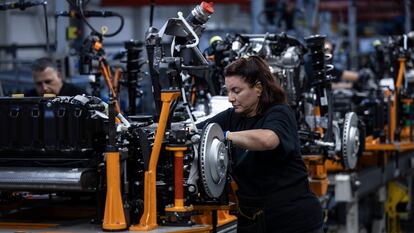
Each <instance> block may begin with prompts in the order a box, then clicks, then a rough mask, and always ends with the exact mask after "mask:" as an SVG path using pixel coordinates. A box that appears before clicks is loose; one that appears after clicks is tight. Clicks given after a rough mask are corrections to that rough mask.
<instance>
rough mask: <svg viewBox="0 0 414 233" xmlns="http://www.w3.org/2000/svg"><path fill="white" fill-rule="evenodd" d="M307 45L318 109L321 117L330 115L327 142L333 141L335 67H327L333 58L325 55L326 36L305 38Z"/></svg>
mask: <svg viewBox="0 0 414 233" xmlns="http://www.w3.org/2000/svg"><path fill="white" fill-rule="evenodd" d="M305 42H306V45H307V47H308V49H309V51H310V58H311V64H312V75H311V76H310V78H311V82H310V83H311V85H312V86H314V87H315V89H316V94H317V95H318V100H317V106H316V107H317V108H320V113H321V116H324V115H325V114H328V130H327V134H326V135H325V136H326V138H325V139H326V140H328V141H331V139H332V106H331V105H332V101H331V97H330V95H331V93H330V87H331V86H330V83H329V81H330V80H331V77H330V75H329V72H330V71H331V70H332V69H333V65H325V62H326V59H328V60H329V59H330V58H331V57H332V56H329V55H328V56H326V55H325V49H324V48H325V36H322V35H312V36H310V37H307V38H305Z"/></svg>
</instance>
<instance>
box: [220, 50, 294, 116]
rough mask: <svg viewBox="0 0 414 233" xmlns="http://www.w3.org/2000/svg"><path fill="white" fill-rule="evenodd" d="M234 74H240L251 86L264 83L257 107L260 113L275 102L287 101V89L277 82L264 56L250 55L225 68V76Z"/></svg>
mask: <svg viewBox="0 0 414 233" xmlns="http://www.w3.org/2000/svg"><path fill="white" fill-rule="evenodd" d="M234 75H237V76H240V77H241V78H242V79H243V81H244V82H246V83H247V84H249V86H250V87H253V86H254V85H255V84H256V83H257V82H260V83H261V84H262V87H263V91H262V95H261V96H260V99H259V105H258V107H257V113H258V114H261V113H263V112H264V111H266V110H267V109H268V108H269V107H270V106H271V105H273V104H282V103H286V93H285V91H284V90H283V89H282V88H281V87H280V86H279V84H277V82H276V79H275V78H274V77H273V75H272V73H271V72H270V68H269V65H268V64H267V62H266V61H265V60H263V59H262V58H260V57H258V56H250V57H248V58H240V59H238V60H236V61H234V62H232V63H231V64H229V65H228V66H226V68H225V69H224V76H225V77H228V76H234Z"/></svg>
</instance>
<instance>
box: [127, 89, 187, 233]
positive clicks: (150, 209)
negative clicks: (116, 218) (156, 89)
mask: <svg viewBox="0 0 414 233" xmlns="http://www.w3.org/2000/svg"><path fill="white" fill-rule="evenodd" d="M180 95H181V93H180V91H179V90H172V91H170V90H169V91H162V92H161V101H162V108H161V115H160V119H159V122H158V129H157V133H156V135H155V141H154V146H153V147H152V151H151V158H150V162H149V166H148V170H147V171H145V177H144V213H143V214H142V217H141V219H140V221H139V224H138V225H133V226H131V227H130V228H129V230H131V231H150V230H152V229H155V228H156V227H157V226H158V225H157V190H156V175H157V163H158V157H159V155H160V151H161V146H162V141H163V139H164V134H165V128H166V126H167V121H168V115H169V113H170V106H171V101H173V100H175V99H177V98H178V97H179V96H180Z"/></svg>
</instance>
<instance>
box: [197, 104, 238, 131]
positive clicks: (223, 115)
mask: <svg viewBox="0 0 414 233" xmlns="http://www.w3.org/2000/svg"><path fill="white" fill-rule="evenodd" d="M231 112H232V108H229V109H227V110H224V111H222V112H220V113H218V114H217V115H215V116H213V117H211V118H209V119H207V120H205V121H203V122H200V123H198V124H197V128H198V129H202V128H204V126H205V125H207V124H209V123H217V124H219V125H220V127H221V128H222V129H223V131H226V130H229V122H230V118H231Z"/></svg>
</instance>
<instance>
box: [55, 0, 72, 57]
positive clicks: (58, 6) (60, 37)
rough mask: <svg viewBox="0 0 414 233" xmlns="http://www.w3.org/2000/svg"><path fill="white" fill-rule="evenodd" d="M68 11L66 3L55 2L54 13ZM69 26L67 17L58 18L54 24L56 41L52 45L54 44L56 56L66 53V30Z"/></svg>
mask: <svg viewBox="0 0 414 233" xmlns="http://www.w3.org/2000/svg"><path fill="white" fill-rule="evenodd" d="M66 10H68V5H67V2H66V1H55V11H56V12H62V11H66ZM68 25H69V19H68V18H67V17H60V18H59V19H58V20H57V22H56V27H55V28H56V32H55V33H56V37H55V38H56V41H53V42H52V43H55V44H56V54H66V53H67V42H66V28H67V26H68Z"/></svg>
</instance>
